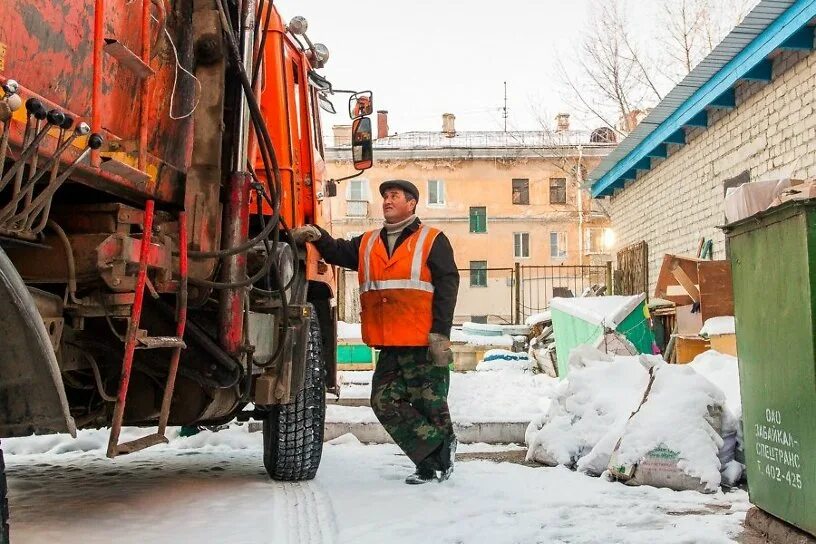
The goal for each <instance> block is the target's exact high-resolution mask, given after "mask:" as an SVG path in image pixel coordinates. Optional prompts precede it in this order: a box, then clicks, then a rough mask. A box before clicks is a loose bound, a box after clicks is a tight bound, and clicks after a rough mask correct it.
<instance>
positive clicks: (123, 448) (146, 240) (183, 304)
mask: <svg viewBox="0 0 816 544" xmlns="http://www.w3.org/2000/svg"><path fill="white" fill-rule="evenodd" d="M153 209H154V202H153V201H152V200H148V201H147V205H146V206H145V212H144V223H143V229H142V242H141V248H140V250H139V269H138V273H137V276H136V293H135V296H134V300H133V307H132V308H131V310H130V324H129V325H128V329H127V333H126V334H125V355H124V359H123V361H122V374H121V377H120V380H119V391H118V393H117V395H116V406H115V407H114V410H113V421H112V422H111V432H110V439H109V441H108V453H107V455H108V457H110V458H111V459H113V458H114V457H116V456H117V455H124V454H127V453H133V452H135V451H139V450H142V449H144V448H147V447H150V446H155V445H156V444H166V443H167V442H168V440H167V437H166V436H165V432H166V430H167V421H168V419H169V417H170V404H171V401H172V398H173V388H174V387H175V384H176V375H177V374H178V365H179V360H180V358H181V350H183V349H184V348H185V347H187V346H186V345H185V343H184V328H185V326H186V323H187V216H186V213H185V212H181V213H180V214H179V233H178V235H179V281H178V292H177V305H176V311H177V316H176V336H147V331H144V330H142V329H139V321H140V319H141V316H142V304H143V302H144V290H145V284H146V283H147V261H148V256H149V252H150V244H151V240H152V236H153ZM161 348H165V349H167V348H169V349H172V350H173V354H172V357H171V359H170V368H169V369H168V373H167V381H166V382H165V386H164V396H163V397H162V405H161V412H160V414H159V427H158V430H157V432H156V433H154V434H150V435H147V436H144V437H142V438H138V439H136V440H132V441H130V442H125V443H121V444H120V443H119V434H120V433H121V431H122V420H123V418H124V415H125V403H126V401H127V393H128V386H129V384H130V373H131V369H132V367H133V354H134V352H135V351H136V350H137V349H161Z"/></svg>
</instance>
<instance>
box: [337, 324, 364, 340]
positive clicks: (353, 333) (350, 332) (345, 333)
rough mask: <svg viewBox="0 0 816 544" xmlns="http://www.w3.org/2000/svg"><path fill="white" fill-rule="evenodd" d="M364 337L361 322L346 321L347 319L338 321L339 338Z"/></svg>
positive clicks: (353, 338) (355, 338)
mask: <svg viewBox="0 0 816 544" xmlns="http://www.w3.org/2000/svg"><path fill="white" fill-rule="evenodd" d="M362 337H363V332H362V328H361V325H360V324H359V323H346V322H345V321H338V322H337V338H338V339H339V340H345V339H352V340H359V339H361V338H362Z"/></svg>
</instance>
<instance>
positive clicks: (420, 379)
mask: <svg viewBox="0 0 816 544" xmlns="http://www.w3.org/2000/svg"><path fill="white" fill-rule="evenodd" d="M380 194H381V195H382V197H383V205H382V208H383V216H384V217H385V224H384V225H383V228H381V229H376V230H373V231H369V232H366V233H365V234H363V235H362V236H358V237H356V238H354V239H352V240H342V239H334V238H332V237H331V236H330V235H329V234H328V233H327V232H326V231H325V230H323V229H320V228H318V227H315V226H311V225H309V226H305V227H301V228H298V229H295V230H294V231H293V236H294V237H295V240H296V241H297V242H298V243H303V242H306V241H308V242H312V243H313V244H314V245H315V247H316V248H317V249H318V251H320V254H321V255H322V256H323V259H325V260H326V262H328V263H330V264H334V265H337V266H342V267H344V268H349V269H351V270H357V272H358V276H359V279H360V302H361V307H362V315H361V321H362V333H363V341H364V342H365V343H366V344H368V345H369V346H373V347H376V348H379V349H380V350H381V351H380V357H379V360H378V362H377V366H376V369H375V370H374V378H373V380H372V384H371V407H372V408H373V409H374V413H375V414H376V415H377V418H378V419H379V420H380V423H382V424H383V426H384V427H385V429H386V431H388V434H390V435H391V437H392V438H393V439H394V441H395V442H396V443H397V445H399V447H400V448H402V450H403V451H404V452H405V454H406V455H407V456H408V457H409V458H410V459H411V461H413V462H414V464H415V465H416V471H415V472H414V473H413V474H411V475H410V476H408V478H406V480H405V482H406V483H409V484H423V483H427V482H430V481H433V480H434V479H437V478H438V479H439V481H444V480H447V479H448V478H449V477H450V475H451V473H452V472H453V461H454V456H455V453H456V437H455V436H454V434H453V425H452V424H451V419H450V412H449V410H448V402H447V396H448V387H449V385H450V370H449V365H450V363H451V362H453V353H452V352H451V349H450V340H449V339H450V331H451V326H452V324H453V311H454V307H455V306H456V297H457V293H458V291H459V272H458V271H457V269H456V263H455V262H454V257H453V248H452V247H451V245H450V242H449V241H448V238H447V237H446V236H445V235H444V234H442V232H441V231H439V230H437V229H434V228H431V227H428V226H425V225H423V224H422V223H421V222H420V220H419V219H418V218H417V216H416V206H417V202H418V201H419V190H418V189H417V188H416V186H415V185H414V184H413V183H411V182H409V181H405V180H390V181H386V182H384V183H383V184H382V185H380ZM437 473H438V476H437Z"/></svg>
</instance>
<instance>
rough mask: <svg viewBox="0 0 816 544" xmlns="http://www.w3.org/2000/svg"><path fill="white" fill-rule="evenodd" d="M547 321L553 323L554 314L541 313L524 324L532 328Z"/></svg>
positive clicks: (526, 320) (532, 316) (529, 318)
mask: <svg viewBox="0 0 816 544" xmlns="http://www.w3.org/2000/svg"><path fill="white" fill-rule="evenodd" d="M545 321H552V312H541V313H540V314H533V315H531V316H530V317H528V318H527V319H525V320H524V324H525V325H528V326H530V327H532V326H533V325H538V324H539V323H543V322H545Z"/></svg>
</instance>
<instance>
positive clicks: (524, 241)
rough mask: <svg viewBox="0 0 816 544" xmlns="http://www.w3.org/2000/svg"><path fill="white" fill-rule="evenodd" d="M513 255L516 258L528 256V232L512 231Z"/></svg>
mask: <svg viewBox="0 0 816 544" xmlns="http://www.w3.org/2000/svg"><path fill="white" fill-rule="evenodd" d="M513 255H514V256H515V258H516V259H526V258H528V257H529V256H530V233H529V232H516V233H513Z"/></svg>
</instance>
